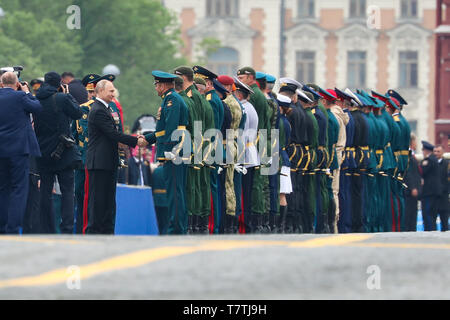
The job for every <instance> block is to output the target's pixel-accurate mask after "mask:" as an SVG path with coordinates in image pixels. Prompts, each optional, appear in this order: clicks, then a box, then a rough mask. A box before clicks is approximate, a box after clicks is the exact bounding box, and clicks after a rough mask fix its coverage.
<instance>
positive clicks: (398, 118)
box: [394, 114, 400, 122]
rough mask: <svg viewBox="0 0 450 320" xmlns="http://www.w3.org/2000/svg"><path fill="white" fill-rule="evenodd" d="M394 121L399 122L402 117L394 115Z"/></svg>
mask: <svg viewBox="0 0 450 320" xmlns="http://www.w3.org/2000/svg"><path fill="white" fill-rule="evenodd" d="M394 121H395V122H399V121H400V117H399V116H398V114H397V115H395V116H394Z"/></svg>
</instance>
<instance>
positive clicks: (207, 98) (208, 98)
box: [206, 93, 212, 101]
mask: <svg viewBox="0 0 450 320" xmlns="http://www.w3.org/2000/svg"><path fill="white" fill-rule="evenodd" d="M211 99H212V96H211V93H208V95H207V96H206V100H208V101H209V100H211Z"/></svg>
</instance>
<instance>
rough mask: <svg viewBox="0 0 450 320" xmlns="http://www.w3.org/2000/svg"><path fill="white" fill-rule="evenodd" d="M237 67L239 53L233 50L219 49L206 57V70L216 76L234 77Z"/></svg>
mask: <svg viewBox="0 0 450 320" xmlns="http://www.w3.org/2000/svg"><path fill="white" fill-rule="evenodd" d="M238 66H239V53H238V52H237V51H236V50H234V49H233V48H220V49H219V50H217V51H216V52H214V53H212V54H210V55H209V56H208V66H207V68H208V69H209V70H211V71H212V72H214V73H216V74H217V75H221V74H225V75H235V74H236V73H237V70H238Z"/></svg>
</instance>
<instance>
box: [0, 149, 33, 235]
mask: <svg viewBox="0 0 450 320" xmlns="http://www.w3.org/2000/svg"><path fill="white" fill-rule="evenodd" d="M29 171H30V158H29V156H28V155H22V156H14V157H10V158H0V234H1V233H8V234H14V233H16V234H17V233H19V232H20V227H21V225H22V219H23V215H24V213H25V208H26V204H27V202H26V199H27V195H28V183H29V180H28V179H29V177H28V174H29Z"/></svg>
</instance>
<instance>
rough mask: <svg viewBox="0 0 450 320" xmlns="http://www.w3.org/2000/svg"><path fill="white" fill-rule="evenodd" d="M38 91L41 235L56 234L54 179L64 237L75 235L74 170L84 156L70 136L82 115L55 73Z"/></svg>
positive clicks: (37, 130) (37, 124)
mask: <svg viewBox="0 0 450 320" xmlns="http://www.w3.org/2000/svg"><path fill="white" fill-rule="evenodd" d="M44 80H45V81H44V84H43V85H42V87H41V88H40V89H39V90H38V92H37V94H36V97H37V98H38V99H39V101H40V103H41V105H42V107H43V111H42V113H41V114H39V116H38V117H36V119H35V131H36V135H37V138H38V141H39V146H40V148H41V153H42V157H41V158H38V159H37V161H38V168H39V171H40V176H41V198H40V229H41V230H40V232H41V233H55V230H56V228H55V222H54V221H55V219H54V212H53V206H52V189H53V182H54V180H55V175H57V176H58V181H59V184H60V187H61V194H62V203H61V225H60V230H61V233H72V232H73V223H74V213H73V212H74V169H75V168H76V167H77V166H79V165H81V156H80V153H79V151H78V149H77V148H76V147H75V143H74V140H73V137H72V134H71V129H70V124H71V122H72V120H76V119H80V118H81V116H82V112H81V110H80V107H79V105H78V103H77V101H76V100H75V99H74V98H73V97H72V96H71V95H70V94H69V91H68V87H67V85H61V76H60V75H59V74H57V73H56V72H49V73H47V74H46V75H45V78H44Z"/></svg>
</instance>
